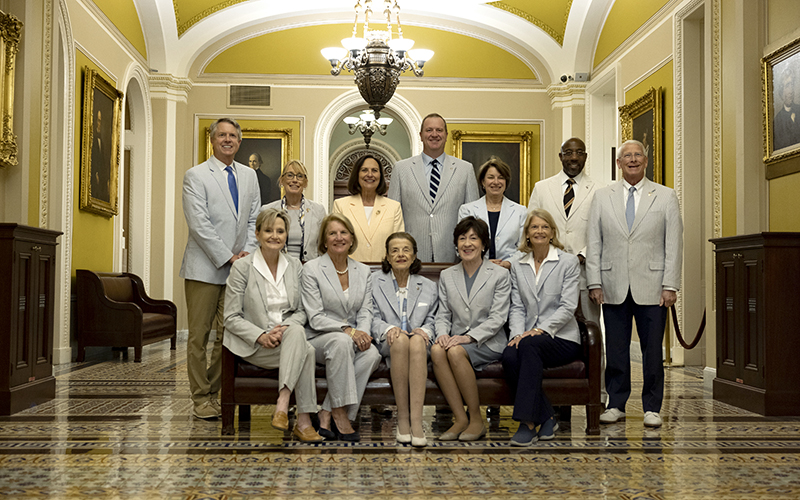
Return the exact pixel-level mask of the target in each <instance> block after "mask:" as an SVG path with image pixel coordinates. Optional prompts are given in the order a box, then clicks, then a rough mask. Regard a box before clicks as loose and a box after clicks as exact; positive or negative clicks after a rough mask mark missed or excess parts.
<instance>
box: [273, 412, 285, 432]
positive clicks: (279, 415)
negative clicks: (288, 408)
mask: <svg viewBox="0 0 800 500" xmlns="http://www.w3.org/2000/svg"><path fill="white" fill-rule="evenodd" d="M272 427H274V428H275V429H278V430H279V431H288V430H289V415H287V414H286V412H285V411H276V412H275V414H274V415H272Z"/></svg>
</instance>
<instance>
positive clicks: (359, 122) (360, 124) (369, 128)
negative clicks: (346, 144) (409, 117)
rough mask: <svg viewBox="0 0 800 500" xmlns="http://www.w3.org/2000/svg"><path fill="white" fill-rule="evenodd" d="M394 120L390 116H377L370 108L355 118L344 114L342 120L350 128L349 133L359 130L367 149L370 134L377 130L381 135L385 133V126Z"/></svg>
mask: <svg viewBox="0 0 800 500" xmlns="http://www.w3.org/2000/svg"><path fill="white" fill-rule="evenodd" d="M393 121H394V120H392V119H391V118H388V117H386V118H378V117H376V116H375V112H374V111H372V110H367V111H364V113H363V114H362V115H361V116H359V117H358V118H356V117H355V116H346V117H345V118H344V122H345V123H346V124H347V126H348V128H349V129H350V130H349V131H350V135H353V134H355V133H356V130H357V131H359V132H361V135H363V136H364V144H366V145H367V149H369V141H370V140H371V139H372V134H374V133H375V132H379V133H380V134H381V135H386V127H388V126H389V125H390V124H391V123H392V122H393Z"/></svg>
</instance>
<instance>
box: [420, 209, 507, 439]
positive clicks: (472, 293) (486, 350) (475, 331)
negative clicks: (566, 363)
mask: <svg viewBox="0 0 800 500" xmlns="http://www.w3.org/2000/svg"><path fill="white" fill-rule="evenodd" d="M453 242H454V243H455V245H456V251H457V253H458V256H459V257H460V258H461V263H460V264H456V265H455V266H453V267H449V268H447V269H445V270H444V271H442V273H441V275H440V276H439V312H438V313H437V314H436V323H435V325H436V340H435V342H434V345H433V347H431V359H432V360H433V370H434V373H435V374H436V382H437V383H438V384H439V388H440V389H441V390H442V393H443V394H444V397H445V398H446V399H447V403H448V404H449V405H450V408H451V410H452V411H453V417H454V419H455V422H454V423H453V426H452V427H450V429H448V430H447V431H446V432H445V433H444V434H442V435H441V436H439V440H440V441H453V440H456V439H458V440H459V441H474V440H476V439H480V438H482V437H483V436H485V435H486V427H485V426H484V425H483V420H482V419H481V411H480V400H479V398H478V384H477V382H476V380H475V372H474V370H482V369H483V367H484V366H486V365H488V364H490V363H492V362H494V361H497V360H499V359H500V357H501V356H502V353H503V349H504V348H505V346H506V342H507V341H506V335H505V331H504V330H503V324H505V322H506V319H507V318H508V307H509V303H510V299H509V296H510V294H511V281H510V280H509V277H508V271H506V270H505V269H503V268H502V267H500V266H498V265H496V264H494V263H492V262H489V261H484V260H483V256H484V254H485V253H486V251H487V247H488V246H489V228H488V227H487V225H486V223H485V222H484V221H482V220H480V219H477V218H475V217H473V216H469V217H466V218H464V219H462V220H461V221H460V222H459V223H458V224H457V225H456V228H455V230H454V231H453ZM464 403H466V404H467V408H468V409H469V418H467V414H466V413H465V412H464Z"/></svg>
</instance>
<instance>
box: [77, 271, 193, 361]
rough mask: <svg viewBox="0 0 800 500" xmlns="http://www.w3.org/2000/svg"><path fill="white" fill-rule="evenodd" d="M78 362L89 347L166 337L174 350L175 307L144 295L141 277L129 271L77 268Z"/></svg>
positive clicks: (137, 355) (138, 344)
mask: <svg viewBox="0 0 800 500" xmlns="http://www.w3.org/2000/svg"><path fill="white" fill-rule="evenodd" d="M76 275H77V287H78V359H77V360H78V361H83V360H84V359H85V356H86V348H87V347H90V346H109V347H133V349H134V362H137V363H140V362H141V361H142V347H143V346H145V345H148V344H152V343H154V342H160V341H162V340H166V339H170V349H172V350H175V344H176V340H177V316H178V310H177V308H176V307H175V304H173V303H172V302H170V301H168V300H156V299H152V298H150V297H149V296H148V295H147V292H145V290H144V283H143V282H142V279H141V278H140V277H138V276H136V275H135V274H131V273H95V272H93V271H89V270H87V269H78V270H77V271H76Z"/></svg>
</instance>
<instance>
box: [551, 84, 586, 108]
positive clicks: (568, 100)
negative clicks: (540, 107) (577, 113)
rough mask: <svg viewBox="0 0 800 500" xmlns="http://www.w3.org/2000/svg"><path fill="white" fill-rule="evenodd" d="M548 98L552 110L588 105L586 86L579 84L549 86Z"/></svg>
mask: <svg viewBox="0 0 800 500" xmlns="http://www.w3.org/2000/svg"><path fill="white" fill-rule="evenodd" d="M547 97H549V98H550V107H551V109H559V108H571V107H573V106H585V105H586V84H585V83H578V82H569V83H559V84H551V85H548V86H547Z"/></svg>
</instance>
